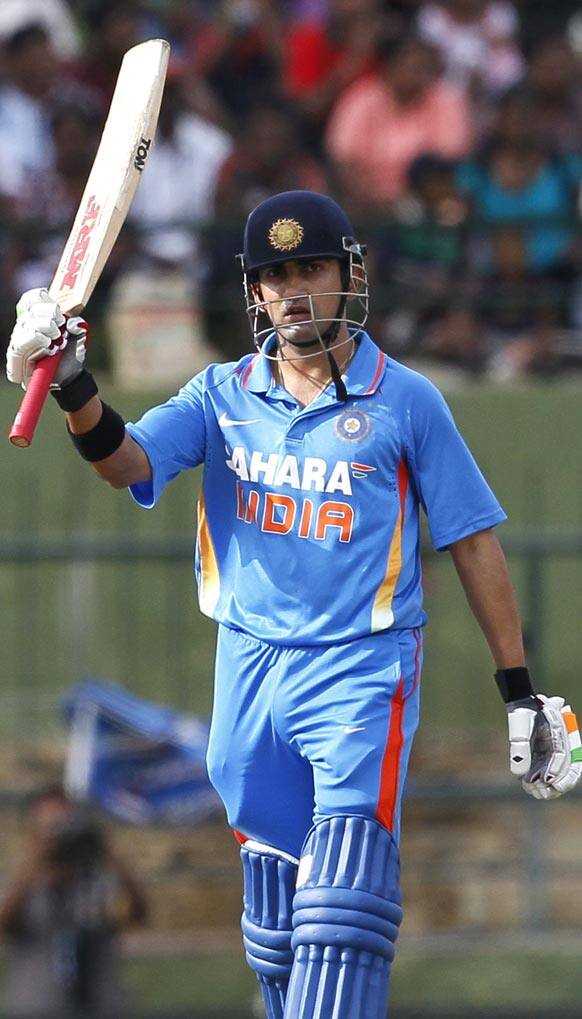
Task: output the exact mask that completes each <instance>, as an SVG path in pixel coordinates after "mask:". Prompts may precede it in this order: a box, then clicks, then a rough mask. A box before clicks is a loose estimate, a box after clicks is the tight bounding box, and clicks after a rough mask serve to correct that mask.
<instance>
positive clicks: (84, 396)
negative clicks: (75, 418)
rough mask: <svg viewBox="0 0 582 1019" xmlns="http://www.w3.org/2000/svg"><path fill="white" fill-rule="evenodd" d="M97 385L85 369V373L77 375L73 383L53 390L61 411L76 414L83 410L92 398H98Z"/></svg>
mask: <svg viewBox="0 0 582 1019" xmlns="http://www.w3.org/2000/svg"><path fill="white" fill-rule="evenodd" d="M97 392H98V390H97V383H96V382H95V379H94V378H93V376H92V375H91V372H88V371H87V370H86V369H85V368H83V371H81V372H79V374H78V375H75V378H74V379H73V380H72V382H69V383H68V385H66V386H63V387H62V389H51V393H52V394H53V396H54V398H55V400H56V401H57V403H58V405H59V407H60V408H61V410H68V411H70V412H74V411H76V410H81V407H84V406H85V404H86V403H89V400H90V399H91V397H92V396H97Z"/></svg>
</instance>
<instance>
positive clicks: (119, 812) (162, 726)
mask: <svg viewBox="0 0 582 1019" xmlns="http://www.w3.org/2000/svg"><path fill="white" fill-rule="evenodd" d="M64 714H65V718H66V721H67V723H68V726H69V745H68V753H67V762H66V769H65V785H66V788H67V791H68V793H69V794H70V795H71V796H73V797H74V798H75V799H82V800H85V801H87V802H90V803H93V804H96V805H97V806H99V807H102V808H103V809H104V810H106V811H107V812H108V813H110V814H113V815H114V816H115V817H118V818H120V819H121V820H123V821H130V822H133V823H134V824H164V825H167V824H171V825H177V824H191V823H192V822H194V821H199V820H200V819H201V818H203V817H207V816H208V815H209V814H211V813H214V812H215V811H217V810H218V809H219V807H220V801H219V799H218V796H217V794H216V793H215V791H214V789H213V788H212V786H211V785H210V782H209V779H208V773H207V771H206V747H207V744H208V723H207V722H205V721H203V720H202V719H200V718H196V717H195V716H193V715H187V714H181V713H180V712H178V711H174V710H172V709H171V708H167V707H165V706H163V705H160V704H155V703H153V702H151V701H146V700H143V699H141V698H139V697H136V696H135V695H134V694H131V693H128V691H127V690H125V689H124V688H123V687H121V686H118V685H117V684H115V683H110V682H107V681H104V680H100V679H86V680H83V681H82V682H81V683H79V684H78V685H77V686H75V687H74V688H73V689H72V690H71V692H70V693H69V694H68V696H67V697H66V699H65V702H64Z"/></svg>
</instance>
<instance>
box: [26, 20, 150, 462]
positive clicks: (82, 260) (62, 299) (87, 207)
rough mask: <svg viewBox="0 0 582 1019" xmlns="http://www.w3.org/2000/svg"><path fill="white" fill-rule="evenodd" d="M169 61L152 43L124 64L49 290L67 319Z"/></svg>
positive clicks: (123, 198)
mask: <svg viewBox="0 0 582 1019" xmlns="http://www.w3.org/2000/svg"><path fill="white" fill-rule="evenodd" d="M169 54H170V45H169V43H168V42H166V40H165V39H149V40H148V41H147V42H143V43H140V44H139V45H138V46H134V47H133V48H132V49H130V50H128V51H127V53H126V54H125V56H124V58H123V61H122V64H121V68H120V71H119V76H118V79H117V84H116V86H115V92H114V94H113V99H112V100H111V106H110V109H109V114H108V116H107V120H106V122H105V127H104V129H103V134H102V136H101V141H100V144H99V148H98V150H97V155H96V156H95V160H94V162H93V166H92V167H91V172H90V173H89V177H88V179H87V184H86V186H85V190H84V192H83V197H82V199H81V202H80V205H79V208H78V210H77V214H76V216H75V221H74V223H73V226H72V229H71V232H70V234H69V237H68V239H67V242H66V244H65V247H64V250H63V254H62V256H61V259H60V262H59V264H58V267H57V270H56V273H55V275H54V278H53V280H52V283H51V284H50V287H49V294H50V296H51V298H52V299H53V300H54V301H56V302H57V303H58V304H59V305H60V306H61V309H62V310H63V311H64V312H65V313H66V314H69V315H71V314H77V313H78V312H79V311H81V310H82V309H83V308H84V307H85V305H86V304H87V301H88V300H89V298H90V296H91V294H92V293H93V290H94V287H95V284H96V283H97V280H98V279H99V276H100V275H101V273H102V271H103V267H104V265H105V263H106V261H107V259H108V258H109V255H110V254H111V249H112V248H113V245H114V244H115V241H116V240H117V237H118V235H119V231H120V230H121V227H122V225H123V222H124V220H125V217H126V216H127V213H128V211H129V207H130V205H131V202H132V199H133V196H134V194H135V192H136V189H137V186H138V184H139V181H140V177H141V174H142V171H143V168H144V165H145V162H146V160H147V156H148V152H149V150H150V147H151V144H152V141H153V137H154V133H155V129H156V124H157V120H158V115H159V111H160V104H161V101H162V93H163V89H164V81H165V76H166V70H167V66H168V58H169ZM59 360H60V355H59V354H55V355H54V356H52V357H46V358H43V359H42V360H41V361H39V363H38V365H37V367H36V368H35V371H34V374H33V378H32V379H31V381H30V383H29V386H28V388H27V391H26V393H25V395H24V398H23V400H22V402H21V404H20V407H19V410H18V413H17V414H16V417H15V419H14V423H13V425H12V428H11V429H10V432H9V439H10V441H11V442H12V444H13V445H15V446H19V447H21V448H25V447H27V446H29V445H30V443H31V442H32V438H33V435H34V431H35V428H36V425H37V423H38V419H39V417H40V413H41V411H42V408H43V405H44V402H45V400H46V397H47V394H48V391H49V389H50V385H51V382H52V379H53V378H54V375H55V372H56V370H57V366H58V362H59ZM37 376H38V378H37ZM35 380H36V381H35Z"/></svg>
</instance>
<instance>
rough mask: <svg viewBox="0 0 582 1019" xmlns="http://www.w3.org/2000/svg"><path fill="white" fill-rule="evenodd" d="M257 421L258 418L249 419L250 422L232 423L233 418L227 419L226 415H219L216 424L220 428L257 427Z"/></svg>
mask: <svg viewBox="0 0 582 1019" xmlns="http://www.w3.org/2000/svg"><path fill="white" fill-rule="evenodd" d="M259 420H260V419H259V418H251V419H250V421H234V420H233V418H229V417H228V416H227V415H226V414H221V415H220V417H219V419H218V424H219V425H220V426H221V428H228V427H229V425H258V423H259Z"/></svg>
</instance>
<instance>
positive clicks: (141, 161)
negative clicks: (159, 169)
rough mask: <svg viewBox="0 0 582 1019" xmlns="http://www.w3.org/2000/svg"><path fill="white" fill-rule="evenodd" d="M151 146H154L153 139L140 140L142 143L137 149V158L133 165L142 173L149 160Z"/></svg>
mask: <svg viewBox="0 0 582 1019" xmlns="http://www.w3.org/2000/svg"><path fill="white" fill-rule="evenodd" d="M151 144H152V140H151V138H141V139H140V143H139V145H138V147H137V153H136V157H135V159H134V161H133V165H134V166H135V168H136V170H139V172H140V173H141V172H142V170H143V168H144V166H145V161H146V158H147V154H148V152H149V150H150V145H151Z"/></svg>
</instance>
